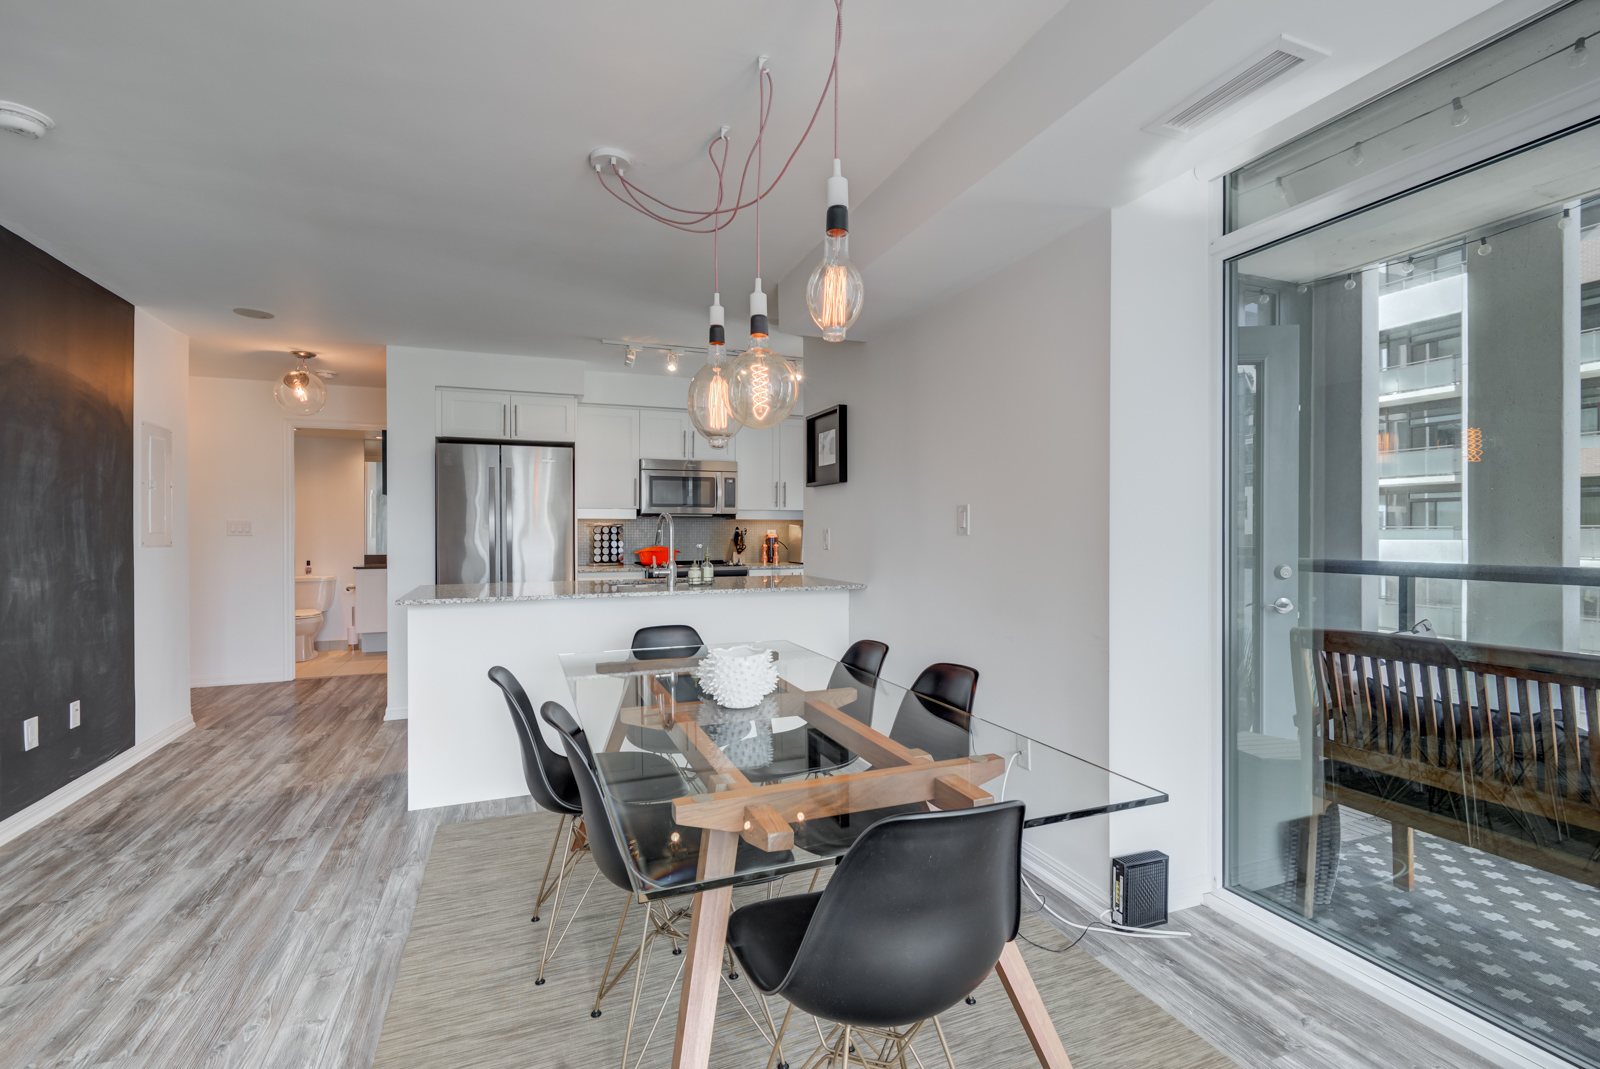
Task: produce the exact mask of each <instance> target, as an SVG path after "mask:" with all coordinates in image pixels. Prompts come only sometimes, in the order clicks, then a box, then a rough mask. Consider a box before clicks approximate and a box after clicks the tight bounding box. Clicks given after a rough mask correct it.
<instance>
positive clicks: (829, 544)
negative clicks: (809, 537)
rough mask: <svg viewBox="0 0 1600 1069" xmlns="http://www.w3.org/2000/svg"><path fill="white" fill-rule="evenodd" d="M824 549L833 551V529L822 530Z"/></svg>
mask: <svg viewBox="0 0 1600 1069" xmlns="http://www.w3.org/2000/svg"><path fill="white" fill-rule="evenodd" d="M822 548H823V549H832V548H833V528H832V527H824V528H823V529H822Z"/></svg>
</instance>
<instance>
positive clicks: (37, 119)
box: [0, 100, 56, 141]
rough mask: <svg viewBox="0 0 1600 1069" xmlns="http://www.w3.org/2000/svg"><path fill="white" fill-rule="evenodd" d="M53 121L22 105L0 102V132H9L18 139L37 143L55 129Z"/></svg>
mask: <svg viewBox="0 0 1600 1069" xmlns="http://www.w3.org/2000/svg"><path fill="white" fill-rule="evenodd" d="M55 125H56V124H55V120H53V119H51V118H50V116H48V115H46V114H45V113H44V112H42V111H34V110H33V109H32V108H30V107H26V106H25V105H22V104H13V103H12V102H11V101H9V100H0V130H10V131H11V132H12V133H14V134H16V135H18V136H19V137H25V138H27V139H28V140H29V141H37V140H39V138H41V137H43V136H44V135H45V134H47V133H49V132H50V131H51V130H52V129H54V127H55Z"/></svg>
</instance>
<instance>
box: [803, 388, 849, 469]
mask: <svg viewBox="0 0 1600 1069" xmlns="http://www.w3.org/2000/svg"><path fill="white" fill-rule="evenodd" d="M845 410H846V406H845V405H834V406H833V407H832V408H828V409H824V410H823V411H821V412H818V413H817V414H816V415H814V416H807V417H806V485H807V486H828V485H830V484H832V483H844V482H849V481H850V470H849V467H848V464H847V458H848V456H849V442H848V439H847V438H846V436H845Z"/></svg>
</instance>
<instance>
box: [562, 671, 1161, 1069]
mask: <svg viewBox="0 0 1600 1069" xmlns="http://www.w3.org/2000/svg"><path fill="white" fill-rule="evenodd" d="M561 665H562V669H563V671H564V674H565V676H566V680H567V685H568V688H569V690H570V691H571V694H572V700H573V713H574V715H575V717H576V719H577V721H578V723H579V725H580V726H581V727H582V728H583V731H584V734H585V736H586V737H587V739H588V741H589V745H590V748H591V750H592V751H593V752H594V756H595V765H596V773H597V775H596V779H597V780H598V781H599V783H600V786H601V788H602V792H601V793H602V795H603V798H604V802H605V807H606V813H607V816H608V818H609V819H610V821H611V824H612V827H613V829H614V830H615V832H616V834H617V841H618V842H623V843H626V844H627V845H628V854H629V856H628V874H629V878H630V880H631V882H632V885H633V890H634V891H635V892H636V893H637V895H638V897H639V900H640V901H649V900H654V899H661V898H668V897H677V896H680V895H689V894H692V895H694V896H695V898H694V908H693V915H692V920H691V927H690V933H689V946H688V959H687V961H686V962H685V965H684V970H683V987H682V992H681V995H680V1001H679V1012H678V1028H677V1037H676V1041H675V1044H674V1050H673V1061H672V1064H673V1066H674V1069H704V1067H705V1066H706V1065H707V1063H708V1060H709V1057H710V1049H711V1028H712V1021H713V1019H714V1017H715V1014H716V1003H717V995H718V986H719V979H720V972H719V964H720V962H721V960H722V954H723V946H724V941H725V936H726V932H727V922H728V914H729V911H730V908H731V903H732V892H733V888H734V887H735V886H738V885H740V884H751V883H758V882H768V881H771V880H773V879H775V878H777V877H781V876H784V875H788V874H791V873H799V872H806V871H810V870H815V869H821V868H826V867H831V866H832V865H834V864H836V863H837V861H838V860H839V858H840V857H842V856H843V855H844V853H845V851H847V850H848V849H849V847H850V844H851V843H852V842H854V840H855V838H856V837H857V836H859V835H860V834H861V832H862V831H864V830H865V829H866V828H867V827H868V826H870V825H871V824H872V823H873V822H875V821H877V820H880V819H883V818H884V817H887V816H892V815H895V814H897V813H906V812H923V811H926V810H929V809H941V810H948V809H963V808H969V807H972V806H978V805H988V804H990V803H993V802H997V801H1010V800H1013V799H1020V800H1022V801H1023V802H1024V804H1025V806H1026V811H1025V812H1026V819H1025V823H1024V829H1025V831H1024V834H1025V835H1026V829H1029V828H1038V827H1041V826H1044V825H1049V824H1056V823H1061V822H1064V821H1071V820H1079V819H1083V818H1085V817H1090V816H1095V815H1098V814H1101V813H1113V812H1117V811H1119V810H1125V809H1134V808H1137V807H1140V806H1148V805H1156V804H1159V803H1161V802H1165V801H1166V800H1167V795H1166V794H1164V793H1163V792H1161V791H1159V790H1157V789H1155V788H1153V787H1149V786H1147V785H1145V784H1142V783H1139V782H1137V781H1135V780H1132V779H1129V778H1127V777H1126V776H1121V775H1118V774H1117V773H1115V772H1112V771H1110V770H1108V769H1105V768H1102V767H1100V766H1098V765H1095V764H1093V763H1091V762H1089V761H1085V760H1083V759H1081V758H1078V757H1074V756H1073V755H1072V754H1069V753H1065V752H1064V751H1062V750H1059V749H1056V748H1054V747H1051V746H1048V745H1046V744H1044V743H1041V742H1039V741H1037V740H1036V739H1032V738H1030V737H1028V736H1026V735H1023V734H1020V733H1018V732H1016V731H1013V730H1011V729H1010V728H1006V727H1002V726H1000V725H999V724H995V723H992V722H990V721H987V720H984V719H982V718H980V717H975V716H972V715H970V714H968V713H966V712H965V711H964V710H962V709H960V708H957V707H955V706H953V705H949V704H946V703H944V702H942V701H939V700H937V699H935V698H932V697H928V696H925V695H922V694H916V693H913V692H912V691H910V690H909V689H908V688H906V687H904V686H901V685H899V684H897V683H893V682H890V681H889V680H887V679H884V678H882V677H881V676H877V675H872V674H870V673H868V672H866V671H864V670H862V669H860V668H857V667H852V666H851V665H848V664H845V663H842V662H840V661H837V660H834V659H833V658H831V657H827V656H825V655H823V654H820V653H816V652H813V651H811V650H808V649H805V648H803V647H800V646H797V645H795V644H794V643H791V642H786V641H754V642H749V643H743V644H737V645H734V644H729V645H713V646H711V647H707V648H700V647H695V648H690V647H672V648H663V649H648V650H604V651H600V652H596V653H569V654H562V655H561ZM752 703H753V704H752ZM996 972H997V973H998V974H999V978H1000V980H1001V982H1002V984H1003V986H1004V987H1005V989H1006V993H1007V994H1008V995H1009V996H1010V998H1011V1002H1012V1004H1013V1006H1014V1007H1015V1008H1016V1011H1017V1015H1018V1017H1019V1019H1020V1020H1021V1023H1022V1026H1023V1028H1024V1030H1025V1031H1026V1032H1027V1035H1028V1038H1029V1040H1030V1041H1031V1042H1032V1044H1033V1048H1034V1052H1035V1053H1036V1054H1037V1055H1038V1057H1039V1061H1040V1064H1041V1065H1044V1066H1046V1067H1048V1069H1055V1067H1058V1066H1070V1063H1069V1062H1068V1060H1067V1056H1066V1052H1065V1050H1064V1049H1063V1048H1062V1046H1061V1041H1060V1039H1059V1038H1058V1037H1057V1035H1056V1032H1055V1028H1054V1026H1052V1025H1051V1023H1050V1019H1049V1016H1048V1014H1046V1012H1045V1010H1044V1004H1043V1001H1042V1000H1041V998H1040V997H1039V993H1038V991H1037V989H1036V988H1035V986H1034V984H1033V980H1032V977H1030V976H1029V975H1028V971H1027V968H1026V966H1025V965H1024V964H1023V962H1022V957H1021V955H1020V954H1019V953H1018V951H1017V949H1016V944H1015V943H1008V944H1007V945H1006V948H1005V952H1004V953H1003V954H1002V956H1001V959H1000V962H999V964H998V965H997V966H996Z"/></svg>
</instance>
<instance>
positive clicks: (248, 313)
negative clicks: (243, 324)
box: [233, 308, 278, 319]
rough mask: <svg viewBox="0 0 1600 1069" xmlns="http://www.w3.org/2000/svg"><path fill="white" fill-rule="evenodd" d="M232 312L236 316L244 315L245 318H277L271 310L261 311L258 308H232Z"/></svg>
mask: <svg viewBox="0 0 1600 1069" xmlns="http://www.w3.org/2000/svg"><path fill="white" fill-rule="evenodd" d="M233 314H234V315H236V316H244V317H245V318H246V319H276V318H278V317H277V316H275V315H273V314H272V313H271V312H263V311H262V310H261V309H259V308H235V309H234V310H233Z"/></svg>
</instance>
